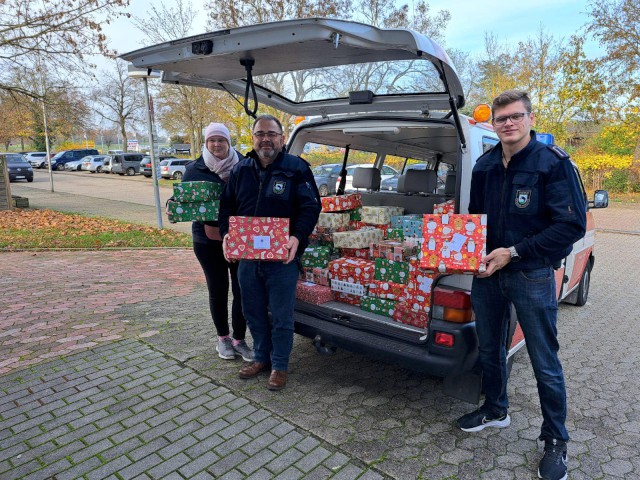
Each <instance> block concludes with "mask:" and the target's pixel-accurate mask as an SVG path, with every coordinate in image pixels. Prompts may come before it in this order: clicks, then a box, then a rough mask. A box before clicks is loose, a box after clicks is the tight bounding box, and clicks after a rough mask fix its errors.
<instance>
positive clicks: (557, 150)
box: [547, 145, 570, 160]
mask: <svg viewBox="0 0 640 480" xmlns="http://www.w3.org/2000/svg"><path fill="white" fill-rule="evenodd" d="M547 148H548V149H549V150H551V151H552V152H553V153H555V154H556V156H558V157H559V158H561V159H562V160H566V159H567V158H569V157H570V155H569V154H568V153H567V152H565V151H564V150H563V149H561V148H560V147H559V146H557V145H547Z"/></svg>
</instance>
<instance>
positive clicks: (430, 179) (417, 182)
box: [398, 170, 437, 194]
mask: <svg viewBox="0 0 640 480" xmlns="http://www.w3.org/2000/svg"><path fill="white" fill-rule="evenodd" d="M436 185H437V174H436V172H435V171H434V170H407V171H406V172H405V173H404V175H400V177H399V178H398V192H400V193H409V194H411V193H433V192H434V190H435V189H436Z"/></svg>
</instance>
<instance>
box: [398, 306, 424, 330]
mask: <svg viewBox="0 0 640 480" xmlns="http://www.w3.org/2000/svg"><path fill="white" fill-rule="evenodd" d="M392 318H393V319H394V320H395V321H397V322H400V323H404V324H407V325H413V326H414V327H419V328H427V325H428V324H429V314H428V313H426V312H424V311H422V312H419V311H415V310H413V309H412V308H411V306H410V305H407V304H406V303H397V304H396V308H395V310H394V311H393V317H392Z"/></svg>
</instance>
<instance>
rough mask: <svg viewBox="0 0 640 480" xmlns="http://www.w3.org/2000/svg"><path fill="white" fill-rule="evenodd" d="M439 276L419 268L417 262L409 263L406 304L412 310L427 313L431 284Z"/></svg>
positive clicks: (429, 303) (429, 304)
mask: <svg viewBox="0 0 640 480" xmlns="http://www.w3.org/2000/svg"><path fill="white" fill-rule="evenodd" d="M438 275H440V274H439V273H433V272H430V271H428V270H426V269H424V268H422V267H420V262H419V261H417V260H414V261H411V262H409V282H408V283H407V301H406V303H407V304H408V305H409V306H410V307H411V308H412V309H414V310H417V311H422V312H429V309H430V306H431V291H432V287H433V282H434V281H435V279H436V278H437V277H438Z"/></svg>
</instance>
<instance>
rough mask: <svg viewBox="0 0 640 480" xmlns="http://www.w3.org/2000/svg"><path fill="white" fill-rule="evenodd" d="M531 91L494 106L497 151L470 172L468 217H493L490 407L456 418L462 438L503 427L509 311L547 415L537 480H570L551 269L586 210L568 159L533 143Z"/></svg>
mask: <svg viewBox="0 0 640 480" xmlns="http://www.w3.org/2000/svg"><path fill="white" fill-rule="evenodd" d="M533 120H534V115H533V113H532V112H531V100H530V99H529V97H528V95H527V93H526V92H522V91H518V90H508V91H506V92H504V93H502V94H500V95H498V97H496V98H495V100H494V101H493V125H494V128H495V131H496V133H497V135H498V138H499V139H500V143H499V144H498V145H496V146H495V147H494V148H493V149H491V150H489V151H488V152H486V153H485V154H484V155H482V156H481V157H480V158H479V159H478V161H477V162H476V165H475V167H474V169H473V175H472V179H471V193H470V195H471V200H470V203H469V213H486V214H487V252H488V254H487V256H486V263H487V270H486V272H485V273H482V274H479V275H478V276H477V277H475V278H474V280H473V287H472V290H471V300H472V304H473V309H474V312H475V316H476V330H477V333H478V350H479V363H480V366H481V368H482V375H483V376H482V384H483V390H484V393H485V401H484V404H483V405H482V406H481V407H480V408H479V409H478V410H475V411H473V412H471V413H469V414H467V415H464V416H463V417H461V418H459V419H458V422H457V424H458V427H459V428H460V429H462V430H464V431H465V432H478V431H480V430H482V429H484V428H486V427H497V428H504V427H507V426H509V424H510V422H511V419H510V417H509V413H508V407H509V401H508V397H507V376H508V371H507V362H506V341H507V338H506V337H507V332H508V325H509V319H510V312H511V306H512V305H513V306H514V307H515V310H516V313H517V315H518V321H519V323H520V326H521V327H522V330H523V332H524V336H525V340H526V342H527V343H526V345H527V350H528V352H529V358H530V359H531V365H532V367H533V371H534V374H535V377H536V382H537V386H538V395H539V397H540V405H541V408H542V418H543V421H542V427H541V432H540V440H542V441H544V442H545V448H544V456H543V458H542V460H541V461H540V464H539V467H538V476H539V477H540V478H544V479H551V480H559V479H565V478H567V447H566V444H567V442H568V440H569V435H568V433H567V430H566V428H565V420H566V415H567V404H566V391H565V384H564V376H563V373H562V366H561V364H560V360H559V359H558V349H559V345H558V339H557V330H556V319H557V308H558V305H557V300H556V285H555V275H554V269H555V268H558V267H559V266H560V264H561V262H562V259H563V258H565V257H566V256H567V255H568V254H569V252H570V251H571V249H572V246H573V243H574V242H576V241H577V240H579V239H580V238H582V237H583V236H584V234H585V228H586V205H585V200H584V197H583V195H582V190H581V188H580V185H579V180H578V178H577V176H576V174H575V172H574V170H573V166H572V163H571V161H570V160H569V155H567V154H566V153H565V152H564V151H562V150H561V149H560V148H558V147H556V146H549V145H544V144H542V143H540V142H538V141H537V140H536V135H535V132H534V131H533V130H531V126H532V124H533Z"/></svg>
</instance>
